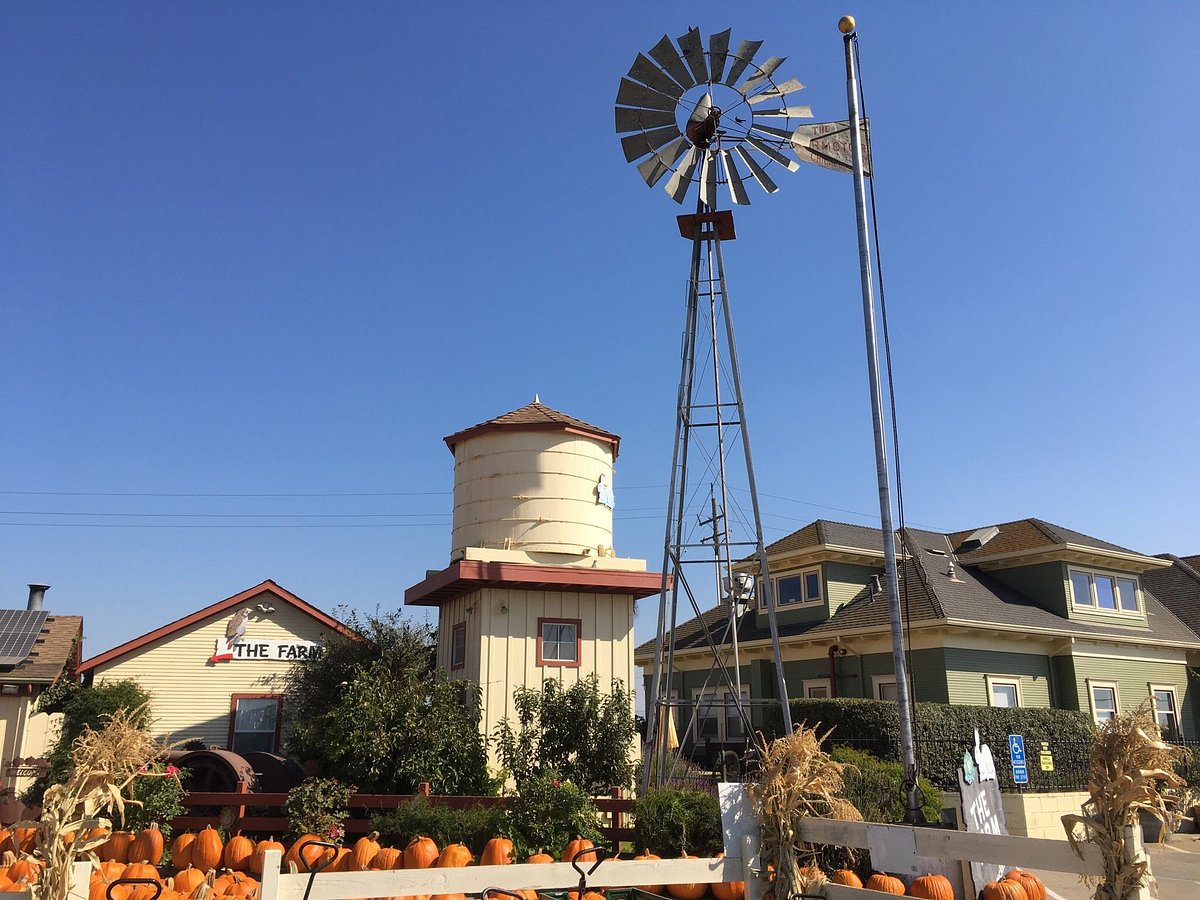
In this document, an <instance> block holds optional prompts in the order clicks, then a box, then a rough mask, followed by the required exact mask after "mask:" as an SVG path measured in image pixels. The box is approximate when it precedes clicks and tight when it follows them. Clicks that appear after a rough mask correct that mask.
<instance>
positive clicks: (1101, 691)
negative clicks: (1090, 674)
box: [1088, 680, 1117, 725]
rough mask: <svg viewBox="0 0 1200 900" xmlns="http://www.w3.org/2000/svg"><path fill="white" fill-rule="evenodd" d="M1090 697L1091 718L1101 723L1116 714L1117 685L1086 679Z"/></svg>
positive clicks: (1098, 723)
mask: <svg viewBox="0 0 1200 900" xmlns="http://www.w3.org/2000/svg"><path fill="white" fill-rule="evenodd" d="M1088 693H1089V694H1090V695H1091V699H1092V719H1093V720H1094V721H1095V722H1096V724H1097V725H1103V724H1104V723H1105V722H1107V721H1108V720H1109V719H1112V718H1114V717H1115V716H1116V715H1117V686H1116V685H1115V684H1113V683H1111V682H1106V681H1090V680H1089V681H1088Z"/></svg>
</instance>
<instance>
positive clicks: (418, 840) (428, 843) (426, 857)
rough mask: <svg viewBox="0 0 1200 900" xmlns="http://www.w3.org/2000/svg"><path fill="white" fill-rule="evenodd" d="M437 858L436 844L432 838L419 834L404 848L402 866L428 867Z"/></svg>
mask: <svg viewBox="0 0 1200 900" xmlns="http://www.w3.org/2000/svg"><path fill="white" fill-rule="evenodd" d="M437 859H438V845H437V844H436V843H435V842H434V840H433V838H431V837H425V836H424V835H420V836H418V837H415V838H413V839H412V840H411V841H409V842H408V846H407V847H405V848H404V868H406V869H428V868H429V867H430V866H432V865H433V864H434V863H435V862H437Z"/></svg>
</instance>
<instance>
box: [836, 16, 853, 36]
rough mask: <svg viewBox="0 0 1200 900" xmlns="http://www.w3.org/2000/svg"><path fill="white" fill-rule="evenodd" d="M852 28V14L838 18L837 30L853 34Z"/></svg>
mask: <svg viewBox="0 0 1200 900" xmlns="http://www.w3.org/2000/svg"><path fill="white" fill-rule="evenodd" d="M854 28H855V22H854V16H842V17H841V18H840V19H838V31H840V32H841V33H842V34H853V33H854Z"/></svg>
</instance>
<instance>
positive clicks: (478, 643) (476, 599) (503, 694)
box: [438, 587, 634, 736]
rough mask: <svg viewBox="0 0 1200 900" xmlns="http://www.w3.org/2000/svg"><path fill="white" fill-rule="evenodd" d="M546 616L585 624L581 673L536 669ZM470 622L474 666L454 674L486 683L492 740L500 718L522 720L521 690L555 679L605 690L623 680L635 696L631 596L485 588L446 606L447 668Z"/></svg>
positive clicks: (487, 729)
mask: <svg viewBox="0 0 1200 900" xmlns="http://www.w3.org/2000/svg"><path fill="white" fill-rule="evenodd" d="M468 608H470V610H471V611H470V612H468V611H467V609H468ZM539 618H550V619H578V620H579V621H580V647H579V655H580V664H579V666H578V667H573V666H539V665H538V664H537V638H538V619H539ZM464 620H465V621H466V623H467V665H466V667H465V668H464V669H460V670H458V671H452V672H451V673H450V675H451V677H452V678H463V679H470V680H472V681H477V682H478V683H479V686H480V689H481V690H482V692H483V709H484V721H483V722H481V725H480V727H481V730H483V731H484V733H486V734H487V735H489V736H490V735H491V734H492V733H493V732H494V730H495V727H496V725H497V724H498V723H499V722H500V720H501V719H504V718H505V717H508V718H512V717H513V716H514V715H515V710H514V708H513V702H512V698H513V692H514V691H515V690H516V689H517V688H518V687H530V688H534V689H537V688H540V687H541V685H542V682H543V681H545V680H546V679H548V678H553V679H557V680H559V681H561V682H562V683H563V685H564V686H567V687H569V686H570V685H572V684H574V683H575V682H576V681H578V680H580V679H581V678H586V677H587V676H589V675H591V674H593V673H595V674H596V675H597V676H598V677H599V679H600V689H601V690H602V691H608V690H610V689H611V684H612V681H613V679H619V680H620V681H621V682H622V683H623V684H624V686H625V689H626V690H627V691H629V692H630V695H631V696H632V693H633V688H634V683H633V678H634V672H633V598H632V597H631V596H629V595H627V594H589V593H578V592H574V591H542V590H527V589H507V588H490V587H489V588H482V589H481V590H478V591H476V592H474V593H472V594H469V595H467V596H466V597H464V598H461V599H459V600H454V601H451V602H450V603H446V604H444V605H443V606H442V611H441V617H440V621H441V624H442V627H440V628H439V629H438V661H439V664H442V665H445V666H446V667H447V668H448V667H449V660H450V632H451V630H452V629H453V626H454V624H455V623H456V622H460V621H464Z"/></svg>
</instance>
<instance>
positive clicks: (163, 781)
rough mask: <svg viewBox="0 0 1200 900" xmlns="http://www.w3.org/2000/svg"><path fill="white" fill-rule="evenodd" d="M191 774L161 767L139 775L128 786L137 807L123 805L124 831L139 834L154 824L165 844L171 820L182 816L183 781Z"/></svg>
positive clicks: (164, 766)
mask: <svg viewBox="0 0 1200 900" xmlns="http://www.w3.org/2000/svg"><path fill="white" fill-rule="evenodd" d="M189 774H190V772H189V771H188V770H187V769H177V768H176V767H175V766H168V765H164V764H162V763H155V764H154V765H152V766H149V767H148V769H147V771H146V772H145V774H141V775H138V776H137V777H136V778H134V779H133V784H132V785H130V793H131V794H132V796H133V799H134V800H136V801H138V802H137V803H126V804H125V816H124V828H125V830H126V831H141V830H142V829H143V828H148V827H149V826H150V825H151V824H152V823H157V825H158V829H159V831H161V832H162V833H163V837H164V838H167V839H168V840H169V839H170V837H171V820H172V819H174V818H175V817H176V816H181V815H183V795H184V793H186V792H185V791H184V789H183V784H182V783H181V782H182V781H184V780H185V779H186V778H187V777H188V775H189Z"/></svg>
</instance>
